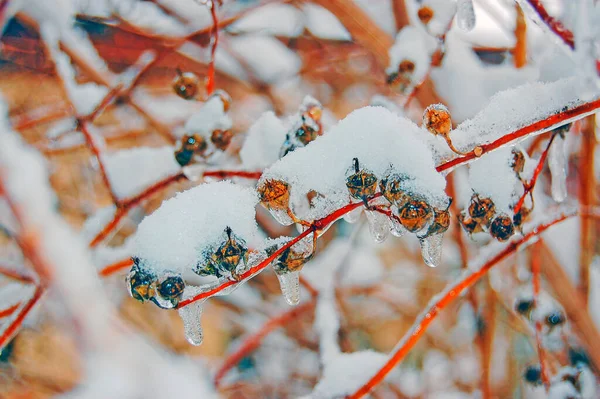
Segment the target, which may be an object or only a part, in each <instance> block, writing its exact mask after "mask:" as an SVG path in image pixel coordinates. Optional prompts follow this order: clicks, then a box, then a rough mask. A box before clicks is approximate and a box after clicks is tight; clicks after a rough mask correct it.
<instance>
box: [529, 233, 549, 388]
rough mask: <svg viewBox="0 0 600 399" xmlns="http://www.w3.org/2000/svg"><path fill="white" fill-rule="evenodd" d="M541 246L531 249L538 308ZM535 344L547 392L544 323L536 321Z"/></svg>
mask: <svg viewBox="0 0 600 399" xmlns="http://www.w3.org/2000/svg"><path fill="white" fill-rule="evenodd" d="M540 244H541V239H540V241H539V242H536V243H535V244H534V245H533V247H532V248H531V284H532V286H533V306H534V308H535V307H536V306H537V303H538V298H539V295H540V288H541V287H540V285H541V284H540V273H541V270H542V265H541V258H540ZM535 344H536V346H537V351H538V356H539V358H540V370H541V378H542V382H543V383H544V386H545V387H546V391H547V390H548V388H549V386H550V379H549V378H548V370H547V369H546V352H545V351H544V347H543V346H542V321H541V320H539V319H536V321H535Z"/></svg>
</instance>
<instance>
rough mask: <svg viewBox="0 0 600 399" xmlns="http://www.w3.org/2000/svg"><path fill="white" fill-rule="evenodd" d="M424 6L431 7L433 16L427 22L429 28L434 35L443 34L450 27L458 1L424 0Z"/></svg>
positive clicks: (422, 4)
mask: <svg viewBox="0 0 600 399" xmlns="http://www.w3.org/2000/svg"><path fill="white" fill-rule="evenodd" d="M422 7H429V8H430V9H431V10H432V11H433V17H432V18H431V20H430V21H429V22H428V23H427V30H428V31H429V33H431V34H432V35H433V36H442V35H443V34H444V33H445V32H446V31H447V30H448V29H449V27H450V24H451V23H452V18H454V15H455V14H456V2H455V1H448V0H423V1H422V2H421V8H422Z"/></svg>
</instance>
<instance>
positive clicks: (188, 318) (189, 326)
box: [177, 300, 204, 346]
mask: <svg viewBox="0 0 600 399" xmlns="http://www.w3.org/2000/svg"><path fill="white" fill-rule="evenodd" d="M203 308H204V301H203V300H200V301H196V302H194V303H191V304H189V305H187V306H184V307H182V308H179V309H178V310H177V312H178V313H179V316H180V317H181V320H182V321H183V329H184V330H185V338H186V339H187V341H188V342H189V343H190V344H192V345H194V346H198V345H201V344H202V340H203V339H204V334H203V333H202V324H201V320H200V319H201V317H202V310H203Z"/></svg>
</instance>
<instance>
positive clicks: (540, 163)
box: [514, 133, 556, 214]
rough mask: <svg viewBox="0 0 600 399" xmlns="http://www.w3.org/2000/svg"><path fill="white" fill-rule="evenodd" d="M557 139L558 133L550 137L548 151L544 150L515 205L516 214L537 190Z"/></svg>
mask: <svg viewBox="0 0 600 399" xmlns="http://www.w3.org/2000/svg"><path fill="white" fill-rule="evenodd" d="M555 137H556V133H555V134H553V135H552V137H550V140H549V141H548V145H547V146H546V149H545V150H544V152H542V155H541V156H540V160H539V161H538V164H537V166H536V167H535V170H534V171H533V176H532V177H531V180H530V181H529V183H524V184H523V188H524V191H523V195H521V198H519V201H518V202H517V204H516V205H515V209H514V213H515V214H517V213H519V211H520V210H521V208H522V207H523V204H524V203H525V198H526V197H527V195H528V194H529V193H531V192H532V191H533V189H534V188H535V183H536V182H537V179H538V177H539V176H540V173H542V170H543V169H544V164H545V163H546V158H547V157H548V151H550V146H551V145H552V142H553V141H554V138H555Z"/></svg>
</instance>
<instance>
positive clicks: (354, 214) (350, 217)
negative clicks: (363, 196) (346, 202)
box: [344, 206, 363, 223]
mask: <svg viewBox="0 0 600 399" xmlns="http://www.w3.org/2000/svg"><path fill="white" fill-rule="evenodd" d="M362 211H363V207H362V206H359V207H358V208H356V209H353V210H352V211H350V212H348V213H347V214H345V215H344V220H345V221H346V222H348V223H356V222H358V220H359V219H360V215H361V213H362Z"/></svg>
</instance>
